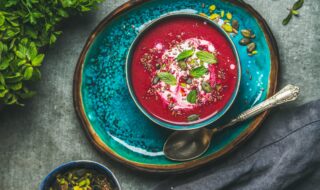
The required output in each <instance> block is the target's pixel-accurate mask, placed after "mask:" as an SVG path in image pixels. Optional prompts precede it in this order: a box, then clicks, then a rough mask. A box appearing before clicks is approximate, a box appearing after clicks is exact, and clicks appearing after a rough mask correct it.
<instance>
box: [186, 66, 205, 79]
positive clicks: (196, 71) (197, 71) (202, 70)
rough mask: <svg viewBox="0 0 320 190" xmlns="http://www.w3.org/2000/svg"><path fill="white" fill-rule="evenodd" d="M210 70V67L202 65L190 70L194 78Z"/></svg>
mask: <svg viewBox="0 0 320 190" xmlns="http://www.w3.org/2000/svg"><path fill="white" fill-rule="evenodd" d="M207 72H208V69H207V68H205V67H204V66H200V67H197V68H194V69H192V70H191V71H190V75H191V76H192V77H194V78H200V77H202V75H204V74H206V73H207Z"/></svg>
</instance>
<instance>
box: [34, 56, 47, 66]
mask: <svg viewBox="0 0 320 190" xmlns="http://www.w3.org/2000/svg"><path fill="white" fill-rule="evenodd" d="M43 58H44V54H39V55H37V56H36V57H35V58H34V59H32V60H31V64H32V66H34V67H39V66H41V63H42V61H43Z"/></svg>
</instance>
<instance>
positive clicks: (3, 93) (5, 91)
mask: <svg viewBox="0 0 320 190" xmlns="http://www.w3.org/2000/svg"><path fill="white" fill-rule="evenodd" d="M8 92H9V91H8V90H4V91H0V98H3V97H4V96H5V95H6V94H7V93H8Z"/></svg>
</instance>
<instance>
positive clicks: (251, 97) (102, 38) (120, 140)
mask: <svg viewBox="0 0 320 190" xmlns="http://www.w3.org/2000/svg"><path fill="white" fill-rule="evenodd" d="M212 4H214V5H216V10H215V11H214V12H215V13H217V14H221V13H222V10H224V12H225V13H227V12H230V13H232V15H233V18H234V19H236V20H238V21H239V25H240V30H241V29H244V28H250V29H252V30H253V31H254V32H255V34H256V36H257V37H256V38H255V39H254V42H255V43H256V44H257V50H258V54H256V55H254V56H248V54H247V50H246V47H245V46H240V45H239V43H238V41H239V40H240V39H241V35H240V34H238V35H236V36H234V37H231V39H232V40H233V41H234V43H235V44H236V48H237V51H238V53H239V57H240V60H241V67H242V76H241V77H242V79H241V84H240V89H239V93H238V96H237V99H236V101H235V102H234V104H233V106H232V107H231V108H230V110H229V111H228V112H227V113H226V115H225V116H223V117H222V118H221V119H220V120H219V121H218V123H223V122H225V121H227V120H229V119H231V117H234V116H236V115H237V114H239V113H240V112H242V111H244V110H245V109H248V108H250V107H252V106H253V105H255V104H257V103H259V102H261V101H263V100H265V99H266V98H267V97H269V96H271V95H272V94H274V92H275V88H276V83H277V71H278V63H279V60H278V50H277V46H276V43H275V40H274V38H273V36H272V33H271V31H270V30H269V28H268V26H267V24H266V23H265V21H264V20H263V19H262V18H261V16H260V15H259V14H258V13H257V12H256V11H255V10H254V9H253V8H252V7H251V6H249V5H247V4H245V3H244V2H242V1H236V0H228V1H227V0H225V1H220V0H198V1H194V0H183V1H181V0H150V1H143V0H138V1H130V2H128V3H126V4H124V5H122V6H121V7H119V8H118V9H116V10H115V11H114V12H112V13H111V14H110V15H109V16H107V17H106V18H105V19H104V20H103V21H102V22H101V23H100V24H99V26H98V27H97V28H96V29H95V30H94V32H93V33H92V34H91V36H90V37H89V39H88V41H87V43H86V45H85V47H84V49H83V51H82V53H81V55H80V58H79V62H78V64H77V68H76V71H75V79H74V102H75V108H76V111H77V113H78V115H79V118H80V119H81V121H82V124H83V126H84V129H85V130H86V132H87V133H88V136H89V138H90V140H91V141H92V142H93V143H94V145H95V146H96V147H97V148H98V149H99V150H100V151H102V152H103V153H105V154H107V155H109V156H111V157H112V158H114V159H116V160H118V161H120V162H122V163H124V164H125V165H128V166H131V167H133V168H137V169H140V170H143V171H151V172H184V171H187V170H190V169H194V168H196V167H199V166H201V165H203V164H206V163H208V162H210V161H212V160H215V159H217V158H219V157H221V156H222V155H225V154H226V153H228V152H230V151H231V150H233V149H234V148H235V147H236V146H237V145H238V144H239V143H241V142H243V141H244V140H245V139H247V138H248V137H249V136H250V135H251V134H252V133H253V132H254V131H255V130H256V129H257V128H258V126H259V124H260V123H261V122H262V120H263V119H264V118H265V116H266V113H263V114H261V115H260V116H258V117H256V118H254V119H252V120H249V121H247V122H245V123H243V124H241V125H238V126H237V127H235V128H232V129H228V130H226V131H223V132H221V133H219V134H217V136H216V137H215V138H214V140H213V142H212V144H211V147H210V148H209V150H208V152H207V153H206V154H205V155H203V156H202V157H201V158H198V159H196V160H192V161H189V162H173V161H170V160H168V159H166V158H165V157H164V155H163V152H162V146H163V143H164V142H165V139H166V138H167V137H168V135H169V134H170V133H171V131H169V130H166V129H164V128H162V127H159V126H155V124H154V123H152V122H151V121H150V120H149V119H147V118H146V117H145V116H144V115H143V114H142V113H141V112H140V111H139V109H138V108H137V106H136V105H135V103H134V102H133V100H132V99H131V97H130V94H129V91H128V88H127V86H126V77H125V61H126V56H127V53H128V49H129V47H130V45H131V43H132V42H133V40H134V39H135V37H136V36H137V34H138V33H139V31H140V30H141V29H142V28H143V27H144V26H145V25H146V24H147V23H149V22H150V21H152V20H153V19H157V18H159V17H160V16H161V15H164V14H167V13H171V12H176V11H182V12H190V13H206V14H209V6H210V5H212ZM218 123H215V124H216V125H219V124H218Z"/></svg>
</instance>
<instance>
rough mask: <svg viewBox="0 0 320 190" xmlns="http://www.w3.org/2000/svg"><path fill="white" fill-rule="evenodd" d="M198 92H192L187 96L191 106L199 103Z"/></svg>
mask: <svg viewBox="0 0 320 190" xmlns="http://www.w3.org/2000/svg"><path fill="white" fill-rule="evenodd" d="M197 95H198V92H197V90H191V91H190V92H189V94H188V96H187V101H188V102H189V103H191V104H195V103H196V102H197Z"/></svg>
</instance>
